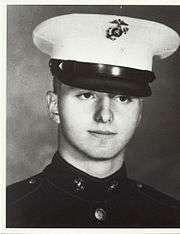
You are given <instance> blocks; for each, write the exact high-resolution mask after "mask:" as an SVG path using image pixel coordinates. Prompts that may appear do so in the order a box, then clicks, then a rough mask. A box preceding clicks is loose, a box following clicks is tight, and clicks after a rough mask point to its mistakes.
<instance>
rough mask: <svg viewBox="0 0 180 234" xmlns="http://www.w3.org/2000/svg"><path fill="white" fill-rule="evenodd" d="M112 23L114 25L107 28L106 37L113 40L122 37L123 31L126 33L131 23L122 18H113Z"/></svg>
mask: <svg viewBox="0 0 180 234" xmlns="http://www.w3.org/2000/svg"><path fill="white" fill-rule="evenodd" d="M110 23H111V24H113V25H112V26H111V27H109V28H108V29H107V30H106V37H107V38H109V39H111V40H113V41H114V40H116V39H117V38H118V37H120V36H121V35H122V34H123V33H124V34H126V33H127V31H128V30H129V28H128V26H129V25H128V24H127V23H125V22H124V21H123V20H121V19H116V20H113V21H111V22H110Z"/></svg>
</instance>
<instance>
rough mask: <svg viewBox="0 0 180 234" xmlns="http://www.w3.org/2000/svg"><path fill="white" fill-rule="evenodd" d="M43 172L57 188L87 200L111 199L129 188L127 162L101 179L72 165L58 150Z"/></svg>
mask: <svg viewBox="0 0 180 234" xmlns="http://www.w3.org/2000/svg"><path fill="white" fill-rule="evenodd" d="M43 173H44V176H45V178H46V179H47V180H48V181H49V182H50V183H51V185H53V186H54V187H56V188H57V189H59V190H64V191H65V192H68V193H70V194H72V195H73V196H77V197H79V198H81V199H85V200H94V201H102V200H109V199H112V198H114V197H116V196H119V195H120V194H121V195H123V194H125V193H127V190H129V189H128V188H129V186H128V179H127V173H126V166H125V164H123V165H122V167H121V168H120V169H119V170H118V171H117V172H115V173H114V174H112V175H110V176H108V177H105V178H102V179H100V178H97V177H94V176H91V175H89V174H86V173H85V172H83V171H81V170H79V169H77V168H76V167H74V166H72V165H71V164H69V163H68V162H66V161H65V160H64V159H63V158H62V157H61V156H60V155H59V152H56V153H55V155H54V157H53V159H52V162H51V164H49V165H48V166H47V167H46V168H45V169H44V171H43Z"/></svg>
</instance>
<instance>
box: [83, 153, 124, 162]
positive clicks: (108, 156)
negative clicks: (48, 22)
mask: <svg viewBox="0 0 180 234" xmlns="http://www.w3.org/2000/svg"><path fill="white" fill-rule="evenodd" d="M120 154H121V153H120V152H118V153H107V152H106V153H102V152H100V153H98V152H96V153H87V154H86V156H87V157H88V158H89V159H92V160H96V161H108V160H112V159H114V158H116V157H118V156H120Z"/></svg>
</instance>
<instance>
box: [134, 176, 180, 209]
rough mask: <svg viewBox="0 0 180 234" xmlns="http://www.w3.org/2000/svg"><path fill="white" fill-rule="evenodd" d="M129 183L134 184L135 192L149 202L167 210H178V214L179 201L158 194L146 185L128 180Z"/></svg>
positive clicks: (157, 191)
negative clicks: (165, 207) (167, 208)
mask: <svg viewBox="0 0 180 234" xmlns="http://www.w3.org/2000/svg"><path fill="white" fill-rule="evenodd" d="M130 181H131V183H134V184H135V186H136V190H137V192H138V194H139V195H141V196H143V197H145V198H147V199H149V200H151V201H152V202H154V203H157V204H159V205H161V206H168V207H169V208H175V209H179V212H180V201H178V200H176V199H175V198H173V197H171V196H170V195H167V194H165V193H162V192H160V191H159V190H157V189H155V188H153V187H152V186H149V185H147V184H144V183H141V182H137V181H134V180H130Z"/></svg>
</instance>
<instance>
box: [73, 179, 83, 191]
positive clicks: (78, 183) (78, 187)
mask: <svg viewBox="0 0 180 234" xmlns="http://www.w3.org/2000/svg"><path fill="white" fill-rule="evenodd" d="M73 183H74V185H75V189H76V191H83V190H84V189H85V182H84V180H83V179H81V178H77V179H75V180H74V181H73Z"/></svg>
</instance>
